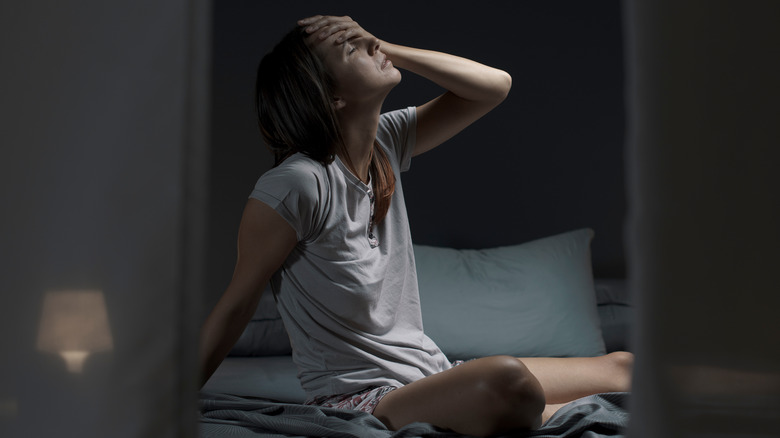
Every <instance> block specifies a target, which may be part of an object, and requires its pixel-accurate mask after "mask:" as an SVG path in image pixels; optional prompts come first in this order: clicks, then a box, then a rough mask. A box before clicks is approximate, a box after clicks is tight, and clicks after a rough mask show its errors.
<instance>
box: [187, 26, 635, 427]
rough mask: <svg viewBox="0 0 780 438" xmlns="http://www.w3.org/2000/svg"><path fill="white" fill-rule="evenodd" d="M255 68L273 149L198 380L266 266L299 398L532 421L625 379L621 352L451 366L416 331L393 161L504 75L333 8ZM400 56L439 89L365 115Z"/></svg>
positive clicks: (413, 151)
mask: <svg viewBox="0 0 780 438" xmlns="http://www.w3.org/2000/svg"><path fill="white" fill-rule="evenodd" d="M298 25H299V27H297V28H296V29H294V30H293V31H292V32H290V33H289V34H288V35H287V36H286V37H285V38H284V39H283V40H282V41H281V42H280V43H279V44H278V45H277V47H276V48H275V49H274V50H273V51H272V52H271V53H270V54H268V55H267V56H266V57H264V58H263V60H262V62H261V63H260V66H259V68H258V88H257V104H258V114H259V121H260V127H261V131H262V133H263V136H264V139H265V141H266V143H267V144H268V145H269V146H270V148H271V149H272V151H273V152H274V154H275V157H276V164H275V167H274V168H273V169H271V170H270V171H269V172H267V173H266V174H264V175H263V176H262V177H261V178H260V179H259V180H258V182H257V185H256V187H255V190H254V191H253V192H252V195H251V196H250V199H249V200H248V201H247V204H246V207H245V210H244V214H243V217H242V221H241V226H240V229H239V237H238V261H237V263H236V268H235V272H234V275H233V278H232V280H231V282H230V284H229V286H228V288H227V289H226V291H225V292H224V294H223V296H222V298H221V299H220V300H219V302H218V303H217V305H216V306H215V308H214V309H213V311H212V312H211V314H210V315H209V317H208V319H207V321H206V323H205V325H204V328H203V334H202V351H201V353H202V354H201V356H202V357H201V363H202V367H203V381H204V382H205V381H206V380H207V379H208V378H209V376H210V375H211V374H212V373H213V372H214V370H215V369H216V368H217V366H218V365H219V363H220V362H221V361H222V359H223V358H224V357H225V355H226V354H227V353H228V351H229V350H230V348H231V347H232V345H233V344H234V343H235V341H236V340H237V339H238V337H239V336H240V334H241V332H242V331H243V330H244V327H245V326H246V324H247V323H248V321H249V320H250V318H251V316H252V314H253V313H254V309H255V307H256V306H257V303H258V300H259V299H260V294H261V293H262V291H263V289H264V288H265V285H266V284H267V283H268V282H269V281H270V282H271V284H272V288H273V290H274V294H275V296H276V299H277V305H278V308H279V311H280V313H281V314H282V317H283V319H284V322H285V327H286V328H287V331H288V333H289V335H290V340H291V344H292V346H293V358H294V360H295V362H296V364H297V366H298V369H299V377H300V379H301V384H302V386H303V388H304V390H305V391H306V393H307V397H308V398H309V399H308V401H307V403H308V404H316V405H321V406H330V407H341V408H347V409H357V410H362V411H365V412H369V413H372V414H373V415H375V416H376V417H377V418H379V419H380V420H381V421H382V422H383V423H384V424H386V425H387V426H388V428H390V429H398V428H400V427H402V426H404V425H406V424H409V423H411V422H415V421H422V422H428V423H432V424H434V425H436V426H439V427H442V428H447V429H451V430H454V431H456V432H459V433H463V434H469V435H479V436H486V435H493V434H497V433H503V432H507V431H510V430H513V429H528V428H535V427H538V426H539V425H540V424H541V422H542V420H543V419H546V418H548V417H549V415H550V414H551V413H552V412H554V411H555V410H556V409H557V408H558V407H559V406H560V404H562V403H566V402H569V401H571V400H574V399H576V398H579V397H582V396H585V395H589V394H593V393H597V392H608V391H625V390H628V387H629V382H630V366H631V359H632V358H631V355H630V354H628V353H617V354H614V353H613V354H611V355H607V356H603V357H598V358H565V359H560V358H558V359H555V358H530V359H517V358H513V357H509V356H497V357H488V358H480V359H475V360H471V361H468V362H466V363H462V364H458V365H457V366H453V365H452V364H450V363H449V362H448V361H447V359H446V358H445V357H444V355H443V354H442V352H441V351H440V350H439V349H438V347H437V346H436V345H435V344H434V343H433V342H432V341H431V340H430V339H429V338H428V337H427V336H425V335H424V334H423V332H422V320H421V316H420V307H419V296H418V292H417V281H416V274H415V267H414V258H413V252H412V243H411V237H410V233H409V227H408V222H407V217H406V211H405V209H404V200H403V191H402V189H401V185H400V172H401V171H403V170H406V169H407V168H408V167H409V161H410V159H411V157H412V156H415V155H419V154H421V153H423V152H426V151H428V150H430V149H433V148H434V147H436V146H437V145H439V144H441V143H442V142H444V141H446V140H447V139H449V138H450V137H452V136H453V135H455V134H457V133H458V132H459V131H461V130H462V129H464V128H465V127H467V126H468V125H470V124H471V123H473V122H474V121H475V120H477V119H479V118H480V117H482V116H483V115H485V114H486V113H488V112H489V111H490V110H491V109H493V108H494V107H495V106H497V105H498V104H499V103H501V102H502V101H503V100H504V98H505V97H506V95H507V93H508V92H509V89H510V87H511V78H510V76H509V75H508V74H507V73H506V72H503V71H501V70H497V69H494V68H491V67H487V66H485V65H481V64H479V63H476V62H473V61H470V60H467V59H463V58H459V57H456V56H452V55H448V54H444V53H439V52H432V51H426V50H420V49H414V48H409V47H403V46H399V45H394V44H390V43H387V42H384V41H380V40H378V39H377V38H375V37H374V36H373V35H371V34H370V33H368V32H366V31H365V30H364V29H362V28H361V27H360V26H359V25H358V24H357V23H356V22H355V21H353V20H352V19H350V18H349V17H331V16H319V15H318V16H314V17H309V18H306V19H303V20H300V21H299V22H298ZM396 67H400V68H402V69H405V70H408V71H411V72H413V73H416V74H418V75H421V76H423V77H425V78H427V79H429V80H431V81H433V82H434V83H436V84H438V85H440V86H441V87H443V88H444V89H446V90H447V91H446V92H445V93H444V94H442V95H441V96H439V97H437V98H435V99H433V100H431V101H430V102H427V103H425V104H424V105H421V106H419V107H416V108H414V107H410V108H407V109H403V110H398V111H393V112H390V113H387V114H380V110H381V107H382V103H383V101H384V99H385V97H386V96H387V94H388V93H389V92H390V90H391V89H392V88H393V87H394V86H395V85H397V84H398V83H399V81H400V80H401V73H400V71H399V70H398V69H397V68H396Z"/></svg>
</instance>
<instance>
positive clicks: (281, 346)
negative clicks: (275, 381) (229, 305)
mask: <svg viewBox="0 0 780 438" xmlns="http://www.w3.org/2000/svg"><path fill="white" fill-rule="evenodd" d="M291 353H292V347H291V346H290V338H289V336H287V330H285V328H284V323H283V322H282V316H281V315H279V311H278V310H276V302H275V301H274V293H273V292H272V291H271V288H270V287H267V288H265V291H264V292H263V295H262V296H261V297H260V302H259V303H258V304H257V309H256V310H255V314H254V315H253V316H252V320H251V321H249V324H247V326H246V328H245V329H244V332H243V333H241V337H240V338H239V339H238V341H236V345H234V346H233V349H232V350H230V353H228V356H283V355H287V354H291Z"/></svg>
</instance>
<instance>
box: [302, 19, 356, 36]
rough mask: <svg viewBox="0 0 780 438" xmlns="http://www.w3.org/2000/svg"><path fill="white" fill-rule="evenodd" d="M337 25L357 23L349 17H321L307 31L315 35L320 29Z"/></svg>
mask: <svg viewBox="0 0 780 438" xmlns="http://www.w3.org/2000/svg"><path fill="white" fill-rule="evenodd" d="M337 23H355V22H354V21H352V19H351V18H349V17H347V16H344V17H333V16H330V15H326V16H319V19H317V20H313V21H312V22H311V23H310V24H309V27H307V28H306V31H307V32H309V33H314V32H316V31H317V30H319V29H325V28H327V27H330V26H332V25H334V24H337ZM355 24H357V23H355Z"/></svg>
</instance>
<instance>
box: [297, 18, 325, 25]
mask: <svg viewBox="0 0 780 438" xmlns="http://www.w3.org/2000/svg"><path fill="white" fill-rule="evenodd" d="M320 19H322V15H312V16H311V17H306V18H301V19H300V20H298V25H299V26H306V25H309V24H311V23H314V22H315V21H317V20H320Z"/></svg>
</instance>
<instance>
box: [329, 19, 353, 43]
mask: <svg viewBox="0 0 780 438" xmlns="http://www.w3.org/2000/svg"><path fill="white" fill-rule="evenodd" d="M357 27H359V26H358V25H357V23H355V22H354V21H344V22H335V23H329V24H328V26H327V27H324V28H323V29H322V31H321V32H320V34H319V38H320V40H324V39H326V38H328V37H329V36H331V35H333V34H336V33H338V32H342V31H348V30H351V29H354V28H357Z"/></svg>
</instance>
